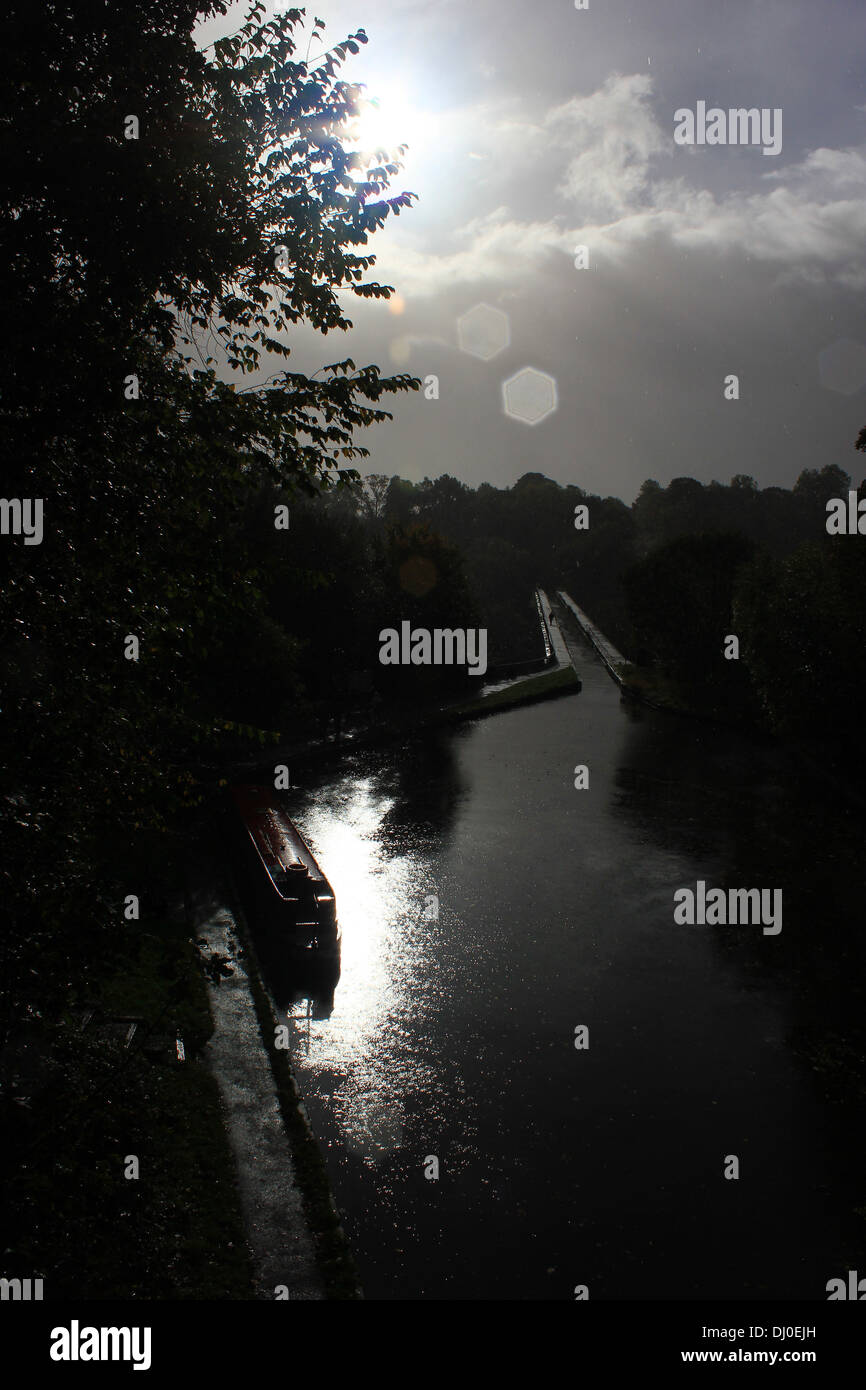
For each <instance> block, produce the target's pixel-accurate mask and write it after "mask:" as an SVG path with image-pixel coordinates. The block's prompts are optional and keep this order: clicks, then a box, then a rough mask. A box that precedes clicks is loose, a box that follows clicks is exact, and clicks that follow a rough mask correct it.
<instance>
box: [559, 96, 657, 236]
mask: <svg viewBox="0 0 866 1390" xmlns="http://www.w3.org/2000/svg"><path fill="white" fill-rule="evenodd" d="M652 90H653V84H652V80H651V79H650V78H649V77H647V76H646V75H644V74H638V73H636V74H633V75H631V76H629V77H621V76H619V75H614V76H612V77H609V78H608V79H607V81H606V82H605V83H604V85H603V86H602V87H600V88H599V89H598V91H596V92H592V93H591V94H590V95H589V96H585V97H572V98H571V100H570V101H567V102H565V103H563V105H561V106H557V107H555V108H554V109H553V110H552V111H550V112H548V115H547V117H546V118H545V122H544V124H545V127H546V129H547V130H548V131H549V132H550V133H551V136H552V137H553V139H554V141H555V142H556V144H557V145H559V146H560V147H563V146H564V147H565V148H567V149H570V150H571V151H572V157H571V159H570V160H569V163H568V166H567V168H566V172H565V177H564V178H563V179H562V181H561V183H560V184H559V188H558V191H559V193H560V194H561V196H562V197H564V198H566V199H568V200H569V201H570V202H574V203H577V204H578V205H579V206H580V207H581V208H582V209H585V210H586V211H587V212H588V213H589V214H590V215H593V216H599V215H601V216H607V217H608V218H610V219H613V218H617V217H620V216H622V215H623V214H624V213H625V212H627V211H629V210H631V209H633V208H634V207H635V205H636V204H637V203H639V202H641V201H643V200H644V198H645V197H646V195H647V191H648V189H647V183H648V178H649V168H650V162H651V161H652V160H653V159H654V158H656V157H657V156H660V155H665V154H668V155H670V154H672V153H673V146H672V142H671V137H670V135H669V134H666V133H665V132H664V131H663V130H662V128H661V126H660V125H659V123H658V122H657V121H656V119H655V117H654V116H653V114H652V111H651V109H650V107H649V99H650V97H651V95H652Z"/></svg>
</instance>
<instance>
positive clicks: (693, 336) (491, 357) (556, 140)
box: [196, 0, 866, 502]
mask: <svg viewBox="0 0 866 1390" xmlns="http://www.w3.org/2000/svg"><path fill="white" fill-rule="evenodd" d="M581 2H582V0H581ZM286 8H288V6H287V5H286V4H284V3H280V0H276V3H275V0H268V14H269V15H271V14H273V13H276V12H280V11H282V10H285V9H286ZM245 9H246V5H244V4H241V5H238V6H236V7H234V8H233V10H232V11H231V12H230V14H229V15H227V16H226V17H224V18H221V19H220V20H219V22H218V23H216V22H214V23H210V24H208V25H206V26H203V27H202V28H201V29H199V30H197V31H196V39H197V41H199V42H201V43H206V42H208V41H209V40H212V39H213V38H215V37H217V36H218V35H219V34H220V33H231V32H234V31H235V30H236V29H237V28H239V27H240V24H241V23H242V22H243V17H244V12H245ZM307 14H308V16H309V17H310V19H312V17H313V16H314V15H317V16H320V17H321V18H322V19H323V20H325V22H326V24H327V29H326V40H327V42H328V44H333V43H337V42H339V41H340V40H341V39H342V38H345V37H346V36H347V35H348V34H349V33H350V32H352V31H353V30H356V29H359V28H363V29H364V30H365V31H366V33H367V35H368V38H369V43H368V44H367V45H366V46H365V47H362V48H361V50H360V53H359V54H358V56H357V57H353V58H351V59H350V60H349V61H348V62H347V64H346V66H345V67H344V69H343V70H342V75H343V76H344V77H345V79H346V80H348V81H357V82H366V83H367V85H368V90H369V93H370V95H371V96H375V97H377V98H378V101H379V108H378V112H377V113H376V114H373V113H371V118H372V119H373V120H375V122H376V123H377V124H376V138H377V139H380V140H384V141H388V142H391V141H393V142H394V143H395V144H396V143H398V142H401V141H407V142H408V143H409V147H410V148H409V151H408V154H407V156H406V162H405V168H404V169H403V171H402V173H401V175H400V176H398V178H397V179H396V180H395V182H394V187H393V189H392V191H399V190H401V189H403V188H406V189H410V190H412V191H413V192H415V193H417V194H418V202H417V203H416V205H415V206H414V207H413V208H412V210H411V211H409V212H404V213H403V214H401V216H400V217H399V218H392V219H390V220H389V223H388V225H387V227H386V228H385V229H383V231H381V232H379V233H378V234H377V235H376V236H374V237H373V238H372V239H371V241H370V243H369V245H368V247H367V248H366V249H367V250H368V251H372V252H373V253H375V254H376V256H377V264H376V267H375V271H374V272H373V274H375V278H376V279H378V280H379V281H380V282H382V283H384V284H390V285H393V286H394V288H395V290H396V291H397V294H398V296H399V299H396V300H392V301H391V303H390V304H387V303H385V302H384V301H374V302H370V303H363V302H362V301H360V300H358V299H355V298H354V297H353V296H347V297H346V307H347V311H348V312H349V316H350V317H351V318H352V320H353V323H354V327H353V329H352V330H351V332H350V333H349V334H346V335H344V334H339V335H338V336H337V337H336V338H334V337H328V338H327V339H323V338H322V337H321V336H320V335H316V334H314V333H312V332H311V331H305V330H300V331H296V332H294V333H293V334H292V335H291V336H290V338H289V341H290V342H291V343H292V347H293V355H292V358H291V359H290V362H289V365H290V367H291V368H292V369H293V370H303V371H308V370H315V369H316V368H317V367H320V366H322V365H323V364H324V363H327V362H331V361H334V360H338V359H342V358H343V357H345V356H347V355H350V356H352V357H353V358H354V360H355V362H356V363H357V364H358V365H359V366H360V365H363V364H366V363H368V362H375V363H377V364H378V365H379V366H380V367H381V368H382V370H383V372H386V371H405V372H410V373H411V374H412V375H414V376H418V377H421V378H427V377H429V376H435V377H436V378H438V399H426V398H425V395H424V394H423V393H421V392H419V393H415V394H412V395H411V396H399V397H395V398H393V403H392V402H391V401H388V402H386V404H387V406H388V408H389V409H391V410H392V411H393V414H394V419H393V420H392V421H390V422H386V423H384V424H382V425H378V426H375V427H373V428H371V429H369V430H367V431H364V432H362V433H361V434H359V435H358V438H357V442H358V443H363V444H365V445H366V446H367V447H368V448H369V449H370V451H371V457H370V458H369V459H368V460H366V461H365V462H363V463H362V464H361V465H359V466H360V467H361V469H362V471H363V472H375V473H384V474H386V475H388V476H390V475H392V474H399V475H400V476H401V477H404V478H411V479H413V480H420V479H421V478H423V477H425V476H428V477H438V476H439V475H441V474H443V473H450V474H452V475H453V476H455V477H458V478H460V479H461V480H462V481H464V482H466V483H469V484H470V485H472V486H477V485H478V484H479V483H481V482H490V483H493V484H495V485H496V486H499V487H506V486H510V485H511V484H512V483H514V482H515V481H516V480H517V479H518V478H519V477H520V476H521V475H522V474H523V473H526V472H541V473H544V474H546V475H547V476H548V477H550V478H555V479H556V480H557V481H558V482H561V483H563V484H575V483H576V484H578V485H579V486H580V487H583V488H585V489H586V490H587V491H588V492H593V493H600V494H602V495H604V496H607V495H613V496H618V497H621V498H622V499H623V500H624V501H626V502H631V501H632V500H633V498H634V496H635V495H636V493H637V491H638V489H639V487H640V485H641V483H642V482H643V481H644V479H646V478H655V479H656V480H657V481H659V482H660V483H662V484H663V485H664V484H666V483H667V482H669V481H670V479H671V478H674V477H682V476H689V477H693V478H697V479H698V480H700V481H701V482H709V481H711V480H712V479H718V480H719V481H720V482H727V481H729V480H730V478H731V477H732V476H733V475H734V474H735V473H747V474H751V475H752V476H753V477H755V478H756V479H757V481H758V483H759V484H760V485H761V486H762V487H766V486H770V485H776V486H782V487H790V486H791V485H792V484H793V483H794V481H795V480H796V478H797V476H798V474H799V473H800V472H801V470H802V469H804V468H820V467H823V466H824V465H825V464H827V463H836V464H839V465H841V466H842V467H843V468H844V469H845V470H846V471H848V472H850V473H852V474H853V476H854V481H855V484H856V483H857V482H859V481H860V479H861V477H863V476H864V475H866V464H864V463H863V459H862V455H859V454H857V453H856V452H855V451H854V448H853V443H854V440H855V438H856V436H857V434H858V432H859V431H860V429H861V428H862V427H863V426H866V316H864V308H866V64H864V61H863V59H864V49H866V9H864V6H863V0H820V3H817V0H816V3H807V2H806V0H725V3H724V4H710V3H708V2H707V0H640V2H639V0H588V8H587V9H580V10H578V9H577V8H576V5H575V0H317V3H316V4H315V7H312V6H311V7H309V8H308V10H307ZM303 48H304V49H306V44H304V45H303ZM699 103H705V109H706V110H707V112H709V111H710V110H711V109H713V108H715V109H718V110H720V111H722V112H723V113H724V116H725V119H724V121H723V122H722V124H721V125H720V124H719V123H718V122H716V124H715V135H716V136H719V135H720V134H722V135H725V136H726V137H727V136H730V135H732V134H735V133H736V132H735V131H734V132H732V131H731V130H730V129H728V127H729V126H730V124H731V123H730V122H728V120H727V113H728V111H730V110H731V109H733V108H757V109H758V110H759V111H763V112H765V113H766V115H765V121H767V122H768V124H767V126H766V138H765V139H764V141H763V144H762V143H754V144H742V143H734V142H733V140H730V141H729V142H728V143H718V142H717V143H706V144H698V143H692V144H685V143H677V140H675V129H676V128H677V126H678V125H680V127H681V128H683V122H682V120H681V118H680V117H677V116H676V115H675V113H677V112H678V111H683V110H686V109H688V110H690V111H691V112H693V113H695V118H696V121H697V125H696V130H697V126H699V125H700V111H699V107H698V104H699ZM774 113H775V114H774ZM779 113H781V114H779ZM722 127H724V129H723V128H722ZM371 129H372V127H371ZM773 131H775V135H774V137H773V139H772V140H771V139H770V135H771V133H772V132H773ZM779 135H780V136H781V148H780V149H779V150H778V152H777V153H775V154H772V153H765V152H764V147H763V146H764V145H766V146H768V147H770V146H771V145H772V144H773V143H774V142H775V143H776V144H778V143H779V141H778V136H779ZM756 136H757V132H756ZM710 138H711V139H712V138H713V135H712V134H711V136H710ZM578 247H585V248H586V252H585V253H578V252H577V248H578ZM576 261H582V262H588V264H583V265H581V267H580V268H578V266H577V265H576V264H575V262H576ZM479 306H483V307H481V308H479ZM731 376H735V377H736V378H737V383H736V387H734V385H732V384H731V383H730V381H729V380H728V379H729V378H730V377H731ZM735 391H736V392H738V396H737V398H733V396H734V392H735ZM430 394H432V391H431V393H430ZM726 396H727V397H731V398H730V399H729V398H726Z"/></svg>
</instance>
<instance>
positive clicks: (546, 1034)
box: [271, 648, 866, 1300]
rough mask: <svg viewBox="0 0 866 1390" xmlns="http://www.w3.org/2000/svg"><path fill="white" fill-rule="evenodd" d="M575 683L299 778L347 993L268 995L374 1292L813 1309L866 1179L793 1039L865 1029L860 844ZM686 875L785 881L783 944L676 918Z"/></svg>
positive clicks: (813, 806)
mask: <svg viewBox="0 0 866 1390" xmlns="http://www.w3.org/2000/svg"><path fill="white" fill-rule="evenodd" d="M578 665H579V671H580V675H581V678H582V680H583V683H584V685H583V691H582V693H581V694H579V695H577V696H572V697H568V698H566V699H562V700H559V701H555V702H551V703H549V704H545V705H539V706H534V707H529V708H526V709H518V710H514V711H512V712H510V713H507V714H501V715H497V716H495V717H493V718H490V719H487V720H484V721H480V722H478V723H475V724H473V725H468V726H463V727H461V728H460V729H458V730H457V731H456V732H453V731H449V732H447V733H437V734H435V735H426V736H424V737H423V738H419V739H417V740H416V741H414V742H410V743H408V744H407V745H406V746H405V747H403V748H400V749H392V750H389V751H387V752H385V753H376V754H366V755H352V754H345V755H343V756H341V757H340V759H339V762H338V763H337V762H335V765H334V766H333V767H332V768H330V769H325V770H322V769H321V768H320V769H318V770H316V771H315V772H314V771H312V770H308V771H307V772H305V771H304V770H303V768H302V767H301V766H300V765H299V766H298V767H297V768H295V767H294V766H293V775H294V776H297V778H298V780H299V782H300V783H301V787H300V790H299V791H296V792H295V793H293V799H292V801H291V806H292V809H293V811H294V813H295V815H296V818H297V820H298V822H299V824H300V825H301V827H302V828H303V830H304V831H305V833H306V834H307V835H308V837H309V838H310V840H311V842H312V844H313V847H314V849H315V852H316V854H317V857H318V858H319V860H320V863H321V864H322V866H323V868H324V869H325V872H326V873H327V874H328V876H329V877H330V879H331V881H332V883H333V885H334V888H335V891H336V895H337V904H338V909H339V916H340V921H341V923H342V927H343V958H342V974H341V978H340V980H339V982H338V984H337V986H336V990H335V991H334V995H333V999H332V1000H331V999H329V998H327V993H326V997H325V998H324V999H321V998H320V999H318V1000H317V1001H316V1002H315V1003H314V1004H312V1005H311V1004H310V1003H309V1002H308V1000H307V999H306V998H304V997H303V996H302V994H301V991H300V989H295V990H293V989H292V987H291V986H292V982H291V980H290V979H289V980H288V981H287V980H286V978H285V976H284V975H282V974H281V973H280V972H277V973H274V974H272V978H271V984H272V988H274V991H275V993H276V994H277V995H278V998H279V1002H280V1004H281V1005H282V1006H283V1007H284V1008H286V1009H287V1012H288V1014H289V1016H290V1017H291V1018H292V1034H293V1053H294V1065H295V1067H296V1070H297V1074H298V1079H299V1083H300V1086H301V1089H302V1092H303V1094H304V1097H305V1100H306V1103H307V1106H308V1109H309V1111H310V1115H311V1118H312V1121H313V1125H314V1128H315V1130H316V1132H317V1134H318V1136H319V1137H320V1139H321V1141H322V1144H323V1147H324V1149H325V1152H326V1155H327V1160H328V1164H329V1168H330V1172H331V1177H332V1181H333V1185H334V1189H335V1192H336V1197H337V1201H338V1204H339V1206H340V1208H341V1211H342V1212H343V1214H344V1218H345V1225H346V1229H347V1232H348V1235H349V1238H350V1241H351V1243H352V1245H353V1248H354V1250H355V1252H356V1256H357V1259H358V1263H359V1266H360V1271H361V1280H362V1284H363V1287H364V1289H365V1292H366V1295H367V1297H368V1298H382V1299H423V1298H434V1299H467V1300H474V1299H500V1298H507V1299H559V1298H568V1299H570V1298H573V1297H574V1289H575V1286H577V1285H579V1284H584V1285H587V1286H588V1289H589V1295H590V1297H591V1298H593V1299H596V1298H602V1299H620V1298H647V1299H652V1298H656V1299H659V1298H664V1299H667V1298H676V1299H682V1298H685V1299H689V1298H717V1297H720V1298H753V1299H780V1298H807V1299H824V1298H826V1293H825V1285H826V1282H827V1280H828V1279H830V1278H834V1277H837V1276H839V1275H843V1274H844V1272H845V1270H847V1269H848V1268H856V1267H857V1266H856V1264H855V1263H852V1261H855V1260H856V1259H857V1256H858V1249H859V1250H860V1251H861V1255H860V1257H861V1262H862V1258H863V1256H862V1242H860V1244H859V1245H858V1240H859V1228H862V1225H863V1222H862V1218H860V1217H858V1216H856V1215H855V1214H854V1208H855V1207H856V1206H858V1205H860V1206H861V1207H862V1206H866V1179H864V1178H863V1177H862V1174H861V1173H858V1162H859V1151H860V1136H859V1135H858V1133H857V1132H855V1129H854V1128H853V1127H852V1125H853V1122H852V1119H851V1115H852V1113H853V1111H852V1110H851V1109H849V1108H845V1107H840V1106H839V1105H838V1104H836V1103H831V1101H830V1100H829V1099H828V1098H827V1095H826V1091H827V1085H828V1082H827V1080H826V1077H825V1074H824V1073H823V1072H822V1071H816V1070H815V1069H814V1064H813V1063H814V1059H813V1058H810V1057H807V1056H806V1055H804V1050H803V1042H804V1039H805V1040H806V1041H807V1042H808V1041H809V1040H812V1041H813V1042H814V1039H815V1038H818V1039H823V1040H826V1038H827V1036H828V1030H829V1031H830V1034H832V1032H833V1029H834V1028H835V1029H836V1030H837V1031H839V1030H841V1032H842V1033H843V1034H844V1032H845V1027H846V1024H847V1021H848V1020H849V1018H853V1017H855V1015H856V1010H857V1009H858V1008H860V1007H862V1003H861V1001H860V997H859V995H858V993H857V990H858V989H859V985H856V984H853V983H850V981H852V980H855V979H858V978H862V954H861V952H860V936H859V922H858V919H857V903H856V900H855V899H856V892H855V890H854V887H853V886H852V883H853V879H852V876H851V873H850V870H849V868H848V865H849V861H850V862H856V858H855V857H856V855H857V854H858V847H859V837H860V833H861V832H860V828H859V827H858V826H857V825H855V824H854V822H853V821H849V820H848V819H847V818H846V816H845V815H844V814H841V813H840V814H839V815H838V816H837V817H836V819H835V820H834V822H833V832H832V834H828V833H827V832H822V831H821V829H820V827H821V825H822V824H824V820H823V817H824V814H825V811H826V807H824V806H822V805H819V804H818V802H817V801H816V798H818V800H820V797H821V796H823V795H824V794H823V793H819V792H818V791H817V790H816V789H815V788H814V787H813V786H812V784H811V782H810V781H809V779H808V778H807V777H805V776H799V775H797V774H796V772H795V771H794V770H793V769H792V768H791V767H790V766H788V765H787V764H786V763H785V762H783V760H782V759H781V758H780V757H779V755H777V754H774V753H773V752H772V751H770V750H768V749H766V748H763V747H761V746H760V745H759V744H757V743H754V744H753V743H752V742H750V741H748V740H746V739H744V738H742V737H740V736H739V735H737V734H735V733H731V732H727V731H724V730H721V731H720V730H717V729H713V728H710V727H708V726H704V725H701V724H698V723H692V722H690V721H684V720H678V719H675V718H673V717H671V716H666V715H664V714H661V713H655V712H653V711H648V710H643V709H637V710H635V709H633V708H631V707H629V706H627V705H625V704H624V703H623V702H621V700H620V696H619V692H618V690H617V688H616V686H615V685H614V684H613V682H612V681H611V680H610V678H609V676H608V675H607V674H606V672H605V671H604V669H603V668H602V667H601V665H600V663H599V662H598V660H597V658H595V656H594V654H593V653H592V652H591V650H590V649H589V648H586V649H585V651H582V654H581V658H580V660H579V663H578ZM578 763H586V764H588V766H589V769H590V789H589V790H588V791H576V790H575V789H574V785H573V780H574V771H573V770H574V767H575V765H576V764H578ZM822 835H823V838H822ZM699 878H703V879H705V880H706V881H707V883H708V884H712V885H720V886H742V887H753V886H754V887H760V886H768V887H781V888H782V889H783V895H784V925H783V930H782V932H781V934H780V935H779V936H777V937H764V936H763V935H762V933H761V929H760V927H759V926H758V927H752V926H741V927H718V928H713V927H699V926H693V927H684V926H677V925H675V924H674V921H673V893H674V890H675V889H676V888H679V887H688V886H691V887H692V888H694V886H695V883H696V880H697V879H699ZM436 900H438V917H437V916H436V908H437V902H436ZM858 970H859V971H860V972H861V973H860V975H859V976H858V974H857V972H858ZM579 1025H586V1026H588V1028H589V1042H590V1046H589V1049H588V1050H577V1049H576V1048H575V1046H574V1038H575V1029H576V1028H577V1027H578V1026H579ZM729 1155H735V1156H737V1157H738V1159H739V1166H740V1178H739V1180H737V1181H733V1180H726V1179H725V1177H724V1171H725V1165H726V1160H727V1157H728V1156H729ZM431 1158H435V1159H436V1160H437V1161H438V1165H439V1177H438V1180H430V1179H428V1178H427V1177H425V1167H426V1168H427V1169H428V1170H430V1168H431V1167H432V1165H431V1164H430V1162H429V1160H430V1159H431Z"/></svg>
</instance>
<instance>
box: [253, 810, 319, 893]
mask: <svg viewBox="0 0 866 1390" xmlns="http://www.w3.org/2000/svg"><path fill="white" fill-rule="evenodd" d="M231 794H232V799H233V801H234V803H235V806H236V807H237V809H238V810H239V811H240V813H241V816H242V818H243V821H244V824H245V825H246V827H247V831H248V832H249V836H250V839H251V840H252V842H253V844H254V846H255V848H256V849H257V851H258V853H259V855H260V856H261V858H262V861H263V862H264V865H265V868H266V869H267V871H268V873H269V874H270V875H271V878H272V879H273V880H274V882H275V883H276V885H277V887H278V888H279V889H280V890H281V891H282V890H283V889H284V888H285V887H287V886H290V885H291V883H292V879H293V877H294V876H295V875H296V876H297V880H298V881H300V882H309V881H310V880H312V881H314V882H315V883H316V884H317V885H325V886H327V880H326V878H325V876H324V874H323V873H322V871H321V869H320V868H319V866H318V864H317V863H316V861H315V859H314V858H313V854H312V851H311V850H310V848H309V846H308V845H307V844H306V842H305V840H304V838H303V836H302V835H301V833H300V831H299V830H297V829H296V827H295V826H294V825H293V824H292V822H291V820H290V819H289V817H288V816H287V815H286V813H285V811H284V810H283V808H282V807H281V806H280V805H279V804H278V802H277V800H276V798H275V796H274V794H273V792H272V791H271V790H270V788H269V787H255V786H250V787H232V791H231ZM298 864H303V866H304V868H305V869H306V871H307V872H306V874H303V873H301V871H300V869H299V868H298V867H297V866H298ZM293 866H295V867H294V868H293Z"/></svg>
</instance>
